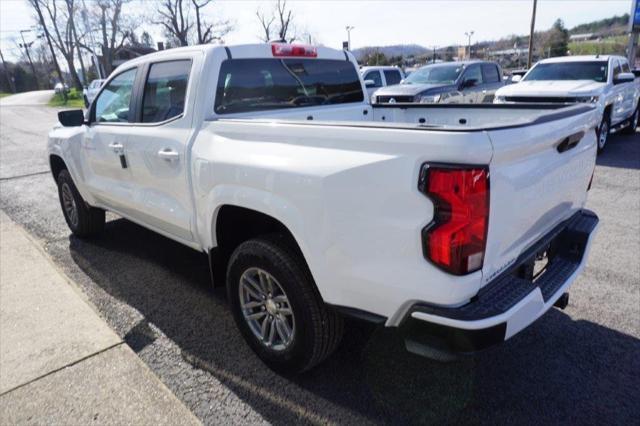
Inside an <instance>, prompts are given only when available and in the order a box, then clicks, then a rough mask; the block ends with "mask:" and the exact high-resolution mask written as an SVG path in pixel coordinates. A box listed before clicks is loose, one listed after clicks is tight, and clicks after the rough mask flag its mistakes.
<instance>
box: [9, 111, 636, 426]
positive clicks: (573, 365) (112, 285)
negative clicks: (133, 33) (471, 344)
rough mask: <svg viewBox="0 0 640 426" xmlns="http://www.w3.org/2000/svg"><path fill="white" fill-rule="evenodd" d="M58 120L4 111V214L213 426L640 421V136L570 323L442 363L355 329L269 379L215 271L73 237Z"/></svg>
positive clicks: (611, 200) (610, 166)
mask: <svg viewBox="0 0 640 426" xmlns="http://www.w3.org/2000/svg"><path fill="white" fill-rule="evenodd" d="M54 113H55V111H53V110H50V109H47V108H46V107H43V106H9V105H6V104H2V105H1V106H0V124H1V128H0V154H1V155H2V157H1V158H2V162H1V167H0V170H1V173H2V176H1V180H0V208H2V210H4V211H5V212H6V213H7V214H8V215H9V216H10V217H11V218H12V219H13V220H15V221H17V222H18V223H20V224H22V225H23V226H24V227H25V228H26V229H27V230H28V231H29V232H30V233H31V234H32V235H33V236H34V237H35V238H36V239H37V240H38V241H39V242H40V244H42V245H43V246H44V248H45V249H46V250H47V251H48V252H49V253H50V255H51V256H52V258H53V259H54V261H55V262H56V263H57V264H58V265H59V267H60V268H62V270H63V271H64V272H65V273H66V274H68V275H69V276H70V277H71V278H72V279H74V280H75V281H77V282H78V283H79V285H80V286H81V288H82V289H83V291H84V292H85V293H86V295H87V296H88V298H89V300H90V301H91V302H92V303H93V304H94V306H95V308H96V310H97V311H98V312H99V313H100V315H101V316H102V317H103V318H104V319H105V320H106V321H107V322H108V324H109V325H110V326H111V327H112V328H113V329H114V330H115V331H116V333H117V334H118V335H120V336H121V337H122V338H123V339H124V340H125V341H126V342H127V343H128V344H129V346H130V347H131V348H133V350H134V351H135V352H136V353H137V354H138V356H139V357H140V358H141V359H142V360H143V361H144V362H145V363H146V364H147V365H148V366H149V367H150V368H151V369H152V371H154V372H155V374H157V375H158V377H159V378H160V379H161V380H162V381H163V382H164V383H165V384H166V385H167V386H168V387H169V389H171V390H172V391H173V392H174V394H175V395H176V396H177V397H178V398H179V399H181V400H182V401H183V402H184V403H185V404H186V405H187V407H189V408H190V409H191V411H192V412H193V413H194V414H195V415H196V416H197V417H198V418H200V419H201V420H202V421H203V422H204V423H206V424H217V423H251V424H255V423H258V424H259V423H278V424H282V423H291V422H299V423H324V422H336V423H357V424H381V423H384V424H388V423H408V424H415V423H436V422H438V423H441V422H442V423H463V424H496V423H516V424H540V423H567V422H571V423H581V424H602V423H607V424H609V423H617V424H621V423H625V424H630V423H635V422H637V419H638V418H640V387H639V386H638V384H639V383H640V340H639V339H640V263H639V262H638V258H639V256H640V214H639V211H640V134H638V133H636V134H635V135H633V136H614V137H612V138H611V139H610V142H609V146H608V147H607V150H606V151H605V153H604V154H603V155H602V156H601V157H600V158H599V159H598V166H597V169H596V173H595V178H594V184H593V188H592V189H591V192H590V194H589V202H588V207H589V208H590V209H592V210H594V211H596V212H597V213H598V214H599V215H600V218H601V224H602V226H601V228H600V231H599V234H598V235H597V237H596V241H595V244H594V247H593V251H592V253H591V257H590V260H589V264H588V267H587V269H586V271H585V273H584V274H583V275H582V276H581V277H580V278H579V280H578V281H577V283H576V284H575V285H574V287H573V288H572V292H571V300H570V304H569V306H568V308H567V309H566V310H565V311H559V310H555V309H553V310H552V311H550V312H549V313H548V314H546V315H545V316H544V317H542V318H541V319H540V320H539V321H538V322H536V323H535V324H534V325H532V326H531V327H529V328H528V329H526V330H525V331H523V332H522V333H521V334H519V335H518V336H516V337H515V338H513V339H512V340H510V341H508V342H506V343H505V344H504V345H502V346H500V347H497V348H494V349H490V350H488V351H486V352H482V353H480V354H477V356H475V357H469V358H465V359H463V360H460V361H457V362H454V363H450V364H439V363H437V362H433V361H430V360H427V359H423V358H420V357H417V356H414V355H411V354H409V353H407V352H406V351H405V350H404V348H403V342H402V341H401V340H400V339H399V337H398V336H397V335H396V334H395V333H394V332H393V331H392V330H385V329H380V328H372V327H370V326H368V325H366V324H361V323H357V322H349V323H348V326H347V333H346V335H345V338H344V340H343V343H342V344H341V346H340V348H339V349H338V351H337V352H336V353H335V355H334V356H332V357H331V358H330V359H329V360H327V362H325V363H324V364H322V365H321V366H319V367H318V368H316V369H314V370H313V371H311V372H309V373H308V374H305V375H302V376H300V377H293V378H286V377H281V376H278V375H276V374H274V373H272V372H271V371H270V370H267V369H266V368H265V367H264V366H263V365H262V364H261V363H260V361H259V360H258V359H257V358H256V357H255V356H254V355H253V354H252V352H251V351H250V350H249V349H248V347H247V346H246V345H245V343H244V342H243V340H242V338H241V337H240V335H239V333H238V332H237V331H236V328H235V326H234V324H233V320H232V318H231V315H230V313H229V310H228V308H227V304H226V300H225V299H226V298H225V295H224V291H221V290H215V291H214V290H212V289H211V287H210V285H209V279H208V271H207V260H206V257H205V256H204V255H202V254H200V253H197V252H194V251H192V250H190V249H188V248H185V247H182V246H180V245H179V244H177V243H174V242H172V241H170V240H168V239H166V238H163V237H161V236H158V235H156V234H153V233H152V232H149V231H147V230H145V229H143V228H141V227H139V226H137V225H134V224H132V223H131V222H128V221H126V220H124V219H120V218H118V217H116V216H109V217H108V219H109V222H108V224H107V228H106V230H107V232H105V234H104V236H102V237H101V238H100V239H97V240H93V241H83V240H79V239H77V238H75V237H73V236H71V235H70V233H69V230H68V229H67V226H66V224H65V222H64V219H63V217H62V214H61V212H60V208H59V205H58V199H57V193H56V188H55V185H54V182H53V179H52V178H51V176H50V175H49V174H48V173H47V172H46V160H45V159H44V155H45V154H44V147H45V135H46V132H47V130H48V128H49V127H50V125H51V124H52V123H53V122H54V121H55V114H54Z"/></svg>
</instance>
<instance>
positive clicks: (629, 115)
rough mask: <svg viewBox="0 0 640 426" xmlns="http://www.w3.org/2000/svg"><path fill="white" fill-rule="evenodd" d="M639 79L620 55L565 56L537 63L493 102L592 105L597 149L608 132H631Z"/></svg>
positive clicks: (639, 110)
mask: <svg viewBox="0 0 640 426" xmlns="http://www.w3.org/2000/svg"><path fill="white" fill-rule="evenodd" d="M639 99H640V79H639V78H635V76H634V74H633V73H632V72H631V69H630V68H629V62H628V61H627V58H624V57H622V56H603V55H595V56H594V55H592V56H566V57H559V58H551V59H545V60H542V61H540V62H538V63H537V64H536V65H535V66H534V67H533V68H531V70H529V72H527V73H526V74H525V76H524V77H522V79H521V80H520V81H519V83H517V84H512V85H508V86H505V87H503V88H501V89H499V90H498V91H497V92H496V96H495V98H494V102H495V103H516V102H527V103H532V102H550V103H561V104H575V103H593V104H595V105H597V106H598V108H599V109H600V114H601V119H600V124H599V126H598V150H599V151H602V150H603V149H604V147H605V145H606V143H607V140H608V139H609V135H610V134H611V133H615V132H618V131H623V132H626V133H633V132H635V130H636V127H638V117H639V116H640V104H639V102H638V100H639Z"/></svg>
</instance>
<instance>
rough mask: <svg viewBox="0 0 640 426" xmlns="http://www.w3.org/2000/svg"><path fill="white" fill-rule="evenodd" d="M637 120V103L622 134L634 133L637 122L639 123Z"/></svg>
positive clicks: (638, 112)
mask: <svg viewBox="0 0 640 426" xmlns="http://www.w3.org/2000/svg"><path fill="white" fill-rule="evenodd" d="M639 119H640V102H638V107H637V108H636V111H635V112H634V113H633V116H631V121H630V122H629V125H628V126H627V127H625V128H624V130H623V133H626V134H628V135H630V134H633V133H635V132H636V128H637V127H638V121H640V120H639Z"/></svg>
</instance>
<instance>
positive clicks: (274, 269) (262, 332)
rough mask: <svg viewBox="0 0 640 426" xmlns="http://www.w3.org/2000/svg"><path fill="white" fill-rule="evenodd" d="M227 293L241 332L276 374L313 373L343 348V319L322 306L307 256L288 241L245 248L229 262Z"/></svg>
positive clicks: (261, 240)
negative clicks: (312, 368) (305, 258)
mask: <svg viewBox="0 0 640 426" xmlns="http://www.w3.org/2000/svg"><path fill="white" fill-rule="evenodd" d="M227 291H228V297H229V302H230V305H231V310H232V312H233V317H234V320H235V322H236V324H237V326H238V328H239V329H240V332H241V333H242V335H243V337H244V338H245V340H246V341H247V343H248V344H249V346H250V347H251V349H252V350H253V351H254V352H255V353H256V354H257V355H258V357H259V358H260V359H261V360H262V361H263V362H264V363H265V364H267V365H268V366H269V367H270V368H271V369H273V370H275V371H278V372H281V373H298V372H302V371H305V370H308V369H310V368H311V367H313V366H315V365H317V364H318V363H320V362H321V361H323V360H324V359H325V358H326V357H328V356H329V355H330V354H331V353H332V352H333V351H334V349H335V348H336V347H337V346H338V343H339V342H340V339H341V337H342V330H343V322H342V318H341V317H340V316H339V314H338V313H336V312H335V311H333V310H332V309H331V308H330V307H329V306H327V305H326V304H325V303H324V302H323V301H322V298H321V297H320V294H319V293H318V290H317V288H316V287H315V284H314V282H313V278H312V277H311V273H310V272H309V270H308V267H307V266H306V264H305V263H304V259H303V258H302V255H301V254H299V253H298V252H297V250H294V249H293V248H292V246H291V243H289V242H288V241H287V240H286V238H284V237H283V236H280V235H271V236H267V237H264V238H257V239H254V240H249V241H246V242H244V243H242V244H241V245H240V246H239V247H238V248H237V249H236V250H235V251H234V253H233V254H232V255H231V259H230V260H229V267H228V270H227Z"/></svg>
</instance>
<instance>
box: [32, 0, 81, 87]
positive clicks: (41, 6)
mask: <svg viewBox="0 0 640 426" xmlns="http://www.w3.org/2000/svg"><path fill="white" fill-rule="evenodd" d="M31 5H32V6H33V7H34V9H35V10H36V14H38V17H39V19H40V16H42V19H41V26H42V27H43V30H44V29H46V31H45V36H47V34H48V36H47V41H48V42H50V43H51V44H53V46H55V48H56V49H57V50H58V51H59V52H60V54H61V55H62V56H63V57H64V59H65V61H66V62H67V67H68V68H69V74H71V79H72V80H73V85H74V86H76V88H78V89H79V90H82V83H81V82H80V77H79V76H78V73H77V71H76V68H75V64H74V59H75V49H76V47H77V46H76V40H75V38H74V36H73V34H74V20H73V17H74V12H75V10H76V9H75V7H76V5H75V2H74V0H62V1H57V0H34V1H31ZM36 6H37V7H36ZM52 50H53V49H52ZM52 56H55V53H54V54H52ZM58 68H59V67H58ZM59 75H60V76H61V75H62V73H61V72H60V74H59Z"/></svg>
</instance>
